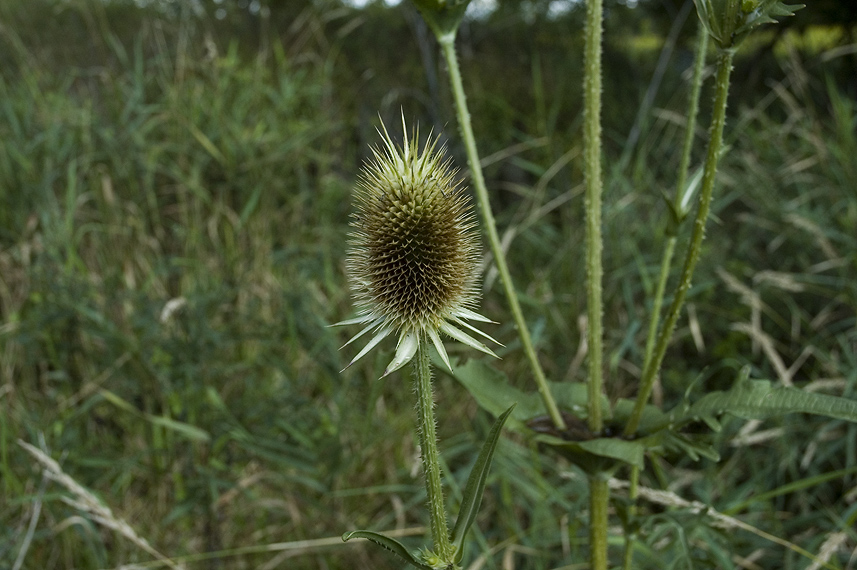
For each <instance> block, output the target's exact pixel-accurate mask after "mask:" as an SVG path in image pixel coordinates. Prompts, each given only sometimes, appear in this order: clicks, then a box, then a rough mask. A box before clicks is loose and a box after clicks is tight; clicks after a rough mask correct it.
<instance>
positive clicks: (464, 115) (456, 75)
mask: <svg viewBox="0 0 857 570" xmlns="http://www.w3.org/2000/svg"><path fill="white" fill-rule="evenodd" d="M437 39H438V42H439V43H440V47H441V49H442V50H443V57H444V59H445V60H446V68H447V71H448V72H449V80H450V83H451V84H452V94H453V97H454V99H455V111H456V116H457V117H458V126H459V128H460V129H461V137H462V139H463V140H464V146H465V148H466V150H467V163H468V165H469V166H470V176H471V177H472V179H473V186H474V189H475V191H476V199H477V201H478V203H479V211H480V212H481V213H482V221H483V227H484V228H485V232H486V233H487V234H488V244H489V246H490V247H491V252H492V253H493V254H494V262H495V263H496V264H497V271H498V272H499V273H500V281H501V282H502V283H503V289H504V291H505V293H506V299H507V300H508V301H509V308H510V309H511V310H512V317H513V318H514V319H515V325H516V327H517V329H518V335H519V336H520V338H521V345H522V347H523V349H524V353H525V354H526V355H527V359H528V360H529V362H530V368H531V369H532V371H533V377H534V378H535V380H536V385H537V387H538V391H539V395H540V396H541V398H542V401H543V402H544V405H545V409H546V410H547V412H548V415H550V417H551V420H552V421H553V423H554V425H555V426H556V427H557V428H558V429H563V430H564V429H565V428H566V425H565V422H564V421H563V419H562V415H560V413H559V408H557V405H556V402H555V401H554V399H553V395H552V394H551V392H550V389H549V388H548V384H547V380H546V379H545V373H544V371H542V367H541V364H539V359H538V356H537V355H536V350H535V348H533V341H532V339H531V338H530V331H529V329H528V328H527V323H526V322H525V321H524V313H523V312H522V311H521V305H520V304H519V303H518V296H517V294H516V293H515V285H514V283H513V282H512V275H511V274H510V273H509V267H508V265H506V256H505V255H504V253H503V248H502V246H501V245H500V236H499V235H498V233H497V224H496V222H495V221H494V214H492V212H491V201H490V200H489V198H488V189H487V188H486V186H485V177H484V176H483V175H482V166H481V165H480V164H479V153H478V151H477V150H476V139H475V137H474V136H473V127H472V126H471V124H470V111H469V110H468V109H467V98H466V97H465V95H464V85H463V83H462V81H461V71H460V70H459V68H458V58H457V57H456V53H455V34H454V33H449V34H443V35H439V36H438V38H437Z"/></svg>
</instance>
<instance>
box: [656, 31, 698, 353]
mask: <svg viewBox="0 0 857 570" xmlns="http://www.w3.org/2000/svg"><path fill="white" fill-rule="evenodd" d="M707 53H708V32H707V31H706V29H705V27H704V26H701V25H700V26H699V30H698V32H697V38H696V59H695V61H694V65H693V79H692V80H691V82H690V95H689V97H688V104H687V125H686V126H685V131H684V141H683V143H682V149H681V160H680V161H679V167H678V178H677V179H676V184H675V198H674V199H673V212H674V213H676V214H678V215H683V214H684V212H683V204H684V194H685V192H687V191H688V189H687V188H685V186H686V185H687V171H688V167H689V166H690V154H691V151H692V150H693V135H694V131H695V130H696V115H697V113H698V112H699V93H700V91H702V70H703V68H704V67H705V56H706V54H707ZM680 221H681V220H670V231H668V232H667V233H668V234H669V237H668V238H667V243H666V245H665V246H664V253H663V257H662V258H661V273H660V276H659V278H658V286H657V290H656V292H655V299H654V301H653V302H652V316H651V320H650V321H649V334H648V336H647V337H646V356H645V360H644V362H643V370H645V369H646V367H647V366H648V365H649V362H651V360H652V355H653V354H654V348H655V339H656V338H657V335H658V325H659V324H660V317H661V307H662V306H663V302H664V291H665V290H666V286H667V279H668V278H669V274H670V267H671V266H672V258H673V253H674V252H675V245H676V232H677V231H678V228H677V227H672V226H673V225H674V224H675V225H678V223H679V222H680Z"/></svg>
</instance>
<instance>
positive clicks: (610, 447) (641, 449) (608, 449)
mask: <svg viewBox="0 0 857 570" xmlns="http://www.w3.org/2000/svg"><path fill="white" fill-rule="evenodd" d="M534 439H535V440H536V441H538V442H539V443H544V444H547V445H550V446H552V447H556V448H557V449H561V450H563V451H565V452H566V454H567V455H568V456H569V458H570V459H572V460H574V462H575V463H576V464H577V465H578V466H579V467H581V468H583V469H584V470H587V471H589V470H591V471H593V472H598V471H602V470H605V469H610V468H613V467H615V465H611V463H612V462H610V463H605V462H604V461H600V460H599V461H592V457H591V456H593V455H594V456H597V457H605V458H607V459H611V460H617V461H621V462H623V463H628V464H629V465H633V466H634V467H637V468H639V469H643V467H645V455H646V444H645V442H644V440H634V441H628V440H625V439H619V438H614V437H602V438H598V439H590V440H588V441H567V440H565V439H562V438H559V437H555V436H552V435H546V434H541V435H537V436H536V437H535V438H534ZM589 463H593V465H589Z"/></svg>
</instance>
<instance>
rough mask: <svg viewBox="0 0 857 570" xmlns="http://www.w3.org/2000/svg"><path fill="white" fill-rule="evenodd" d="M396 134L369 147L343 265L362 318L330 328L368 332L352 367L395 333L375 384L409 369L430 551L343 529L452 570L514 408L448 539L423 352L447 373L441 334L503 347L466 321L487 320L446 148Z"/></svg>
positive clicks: (465, 213)
mask: <svg viewBox="0 0 857 570" xmlns="http://www.w3.org/2000/svg"><path fill="white" fill-rule="evenodd" d="M402 133H403V137H404V142H403V143H402V145H401V146H398V145H396V143H395V142H394V141H393V140H392V138H391V136H390V134H389V132H388V131H387V128H386V126H384V125H383V123H382V125H381V130H380V131H379V134H380V135H381V140H382V143H381V146H379V147H376V148H374V149H373V158H372V159H371V160H370V161H369V162H367V164H366V165H365V167H364V168H363V170H362V172H361V173H360V178H359V181H358V183H357V188H356V190H355V193H354V199H355V204H356V209H355V213H354V216H353V221H352V227H353V231H352V233H351V238H350V243H349V254H348V259H347V261H346V272H347V274H348V278H349V281H350V283H351V288H352V292H353V295H354V299H355V301H356V305H357V310H358V316H357V317H355V318H353V319H349V320H346V321H342V322H339V323H336V325H334V326H346V325H362V326H363V328H362V329H361V330H360V331H359V332H358V333H357V334H356V335H355V336H354V337H352V338H351V340H349V341H348V342H347V343H345V346H348V345H350V344H351V343H352V342H354V341H356V340H357V339H359V338H361V337H363V336H364V335H366V334H367V333H370V332H371V333H372V337H371V339H370V340H369V342H368V343H367V344H366V345H365V346H364V347H363V349H362V350H360V351H359V352H358V354H357V355H356V356H355V357H354V358H353V359H352V360H351V362H350V363H349V364H348V366H351V365H352V364H353V363H354V362H356V361H357V360H359V359H360V358H362V357H363V356H364V355H366V354H367V353H368V352H370V351H371V350H372V349H373V348H374V347H375V346H377V345H378V344H380V343H381V341H383V340H384V339H385V338H387V337H388V336H391V335H396V336H398V341H397V344H396V352H395V355H394V357H393V359H392V361H391V362H390V363H389V364H388V365H387V367H386V368H385V370H384V372H383V374H382V377H381V378H384V377H386V376H388V375H389V374H391V373H393V372H394V371H396V370H399V369H400V368H402V367H403V366H405V365H406V364H408V363H411V364H412V368H413V377H414V385H415V389H416V393H417V411H418V432H419V439H420V451H421V460H422V467H423V476H424V478H425V486H426V494H427V500H428V510H429V521H430V527H431V533H432V539H433V547H432V548H431V549H429V548H425V549H422V550H420V551H419V552H410V551H409V550H408V549H407V548H405V547H404V546H403V545H402V544H401V543H399V542H398V541H396V540H395V539H393V538H391V537H388V536H385V535H383V534H381V533H378V532H374V531H368V530H358V531H351V532H347V533H345V534H344V535H343V540H346V541H347V540H350V539H352V538H365V539H368V540H370V541H372V542H374V543H376V544H378V545H380V546H382V547H384V548H386V549H388V550H390V551H391V552H393V553H394V554H396V555H397V556H399V557H400V558H402V559H403V560H405V561H406V562H408V563H410V564H411V565H413V566H416V567H418V568H423V569H450V570H451V569H453V568H456V567H457V565H458V564H459V563H460V562H461V560H462V557H463V552H464V539H465V536H466V534H467V531H468V529H469V528H470V526H471V524H472V523H473V521H474V520H475V517H476V512H477V511H478V509H479V505H480V503H481V497H482V493H483V490H484V486H485V480H486V477H487V473H488V469H489V468H490V464H491V459H492V458H493V454H494V449H495V446H496V444H497V441H498V438H499V435H500V431H501V428H502V426H503V423H504V422H505V420H506V418H507V417H508V415H509V412H511V409H512V408H513V407H514V406H512V407H511V408H510V409H509V410H507V411H506V413H505V414H502V415H501V416H500V417H499V418H498V419H497V421H496V422H495V424H494V426H493V427H492V429H491V431H490V432H489V436H488V440H487V441H486V443H485V445H484V446H483V448H482V451H481V452H480V454H479V456H478V458H477V460H476V463H475V465H474V467H473V470H472V472H471V475H470V478H469V480H468V482H467V485H466V487H465V492H464V496H463V500H462V505H461V509H460V512H459V515H458V518H457V520H456V523H455V526H454V527H453V529H452V532H451V533H450V531H449V527H448V521H447V515H446V506H445V502H444V496H443V487H442V482H441V472H440V465H441V461H440V456H439V452H438V442H437V432H436V421H435V416H434V396H433V392H432V373H431V360H430V357H429V349H430V347H433V348H434V349H435V350H436V351H437V354H438V355H439V357H440V359H441V361H442V362H443V363H444V365H445V366H446V367H448V368H449V369H450V370H451V369H452V365H451V363H450V360H449V356H448V354H447V351H446V348H445V347H444V344H443V339H442V338H441V335H444V336H445V337H449V338H451V339H453V340H455V341H458V342H460V343H462V344H464V345H466V346H469V347H471V348H474V349H476V350H478V351H481V352H483V353H485V354H488V355H490V356H492V357H496V354H494V352H493V351H492V350H491V349H490V348H488V347H487V346H486V345H485V344H483V343H482V342H481V341H479V340H477V339H476V338H474V335H479V336H482V337H484V338H485V339H487V340H488V341H490V342H492V343H495V344H499V343H497V341H495V340H494V339H493V338H491V337H490V336H489V335H488V334H486V333H484V332H482V331H481V330H479V329H477V328H476V327H474V326H473V325H471V324H470V323H469V322H468V321H476V322H481V323H490V322H492V321H491V320H490V319H488V318H486V317H484V316H482V315H480V314H479V313H477V312H476V311H475V308H476V303H477V300H478V282H479V262H480V257H481V256H480V244H479V238H478V233H477V230H476V222H475V219H474V216H473V213H472V208H471V206H470V201H469V198H468V197H467V194H466V193H465V188H464V186H463V185H462V184H461V183H460V181H459V180H458V179H457V171H456V169H455V168H453V166H452V162H451V160H450V159H446V158H444V149H443V147H441V148H438V137H434V138H433V137H432V136H431V134H429V136H428V139H427V141H426V143H425V144H424V146H423V147H422V149H421V148H420V147H419V131H418V130H415V131H414V132H413V133H412V134H411V136H410V138H409V137H408V132H407V126H406V123H405V119H404V116H403V117H402ZM343 348H344V347H343ZM348 366H346V368H348Z"/></svg>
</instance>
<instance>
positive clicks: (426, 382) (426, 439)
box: [414, 339, 454, 561]
mask: <svg viewBox="0 0 857 570" xmlns="http://www.w3.org/2000/svg"><path fill="white" fill-rule="evenodd" d="M426 340H427V339H423V340H422V341H421V342H420V347H419V349H417V355H416V358H415V360H414V384H415V387H416V390H417V410H418V413H419V432H420V450H421V455H422V463H423V476H424V477H425V480H426V494H427V495H428V503H429V517H430V523H431V535H432V539H433V540H434V552H435V554H437V555H438V556H439V557H440V558H441V560H445V561H449V560H452V558H453V554H454V553H453V548H452V543H451V542H450V541H449V527H448V526H447V521H446V506H445V503H444V500H443V487H442V486H441V482H440V454H439V453H438V450H437V430H436V427H435V420H434V397H433V395H432V388H431V364H430V363H429V352H428V348H427V344H428V343H427V342H426Z"/></svg>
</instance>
